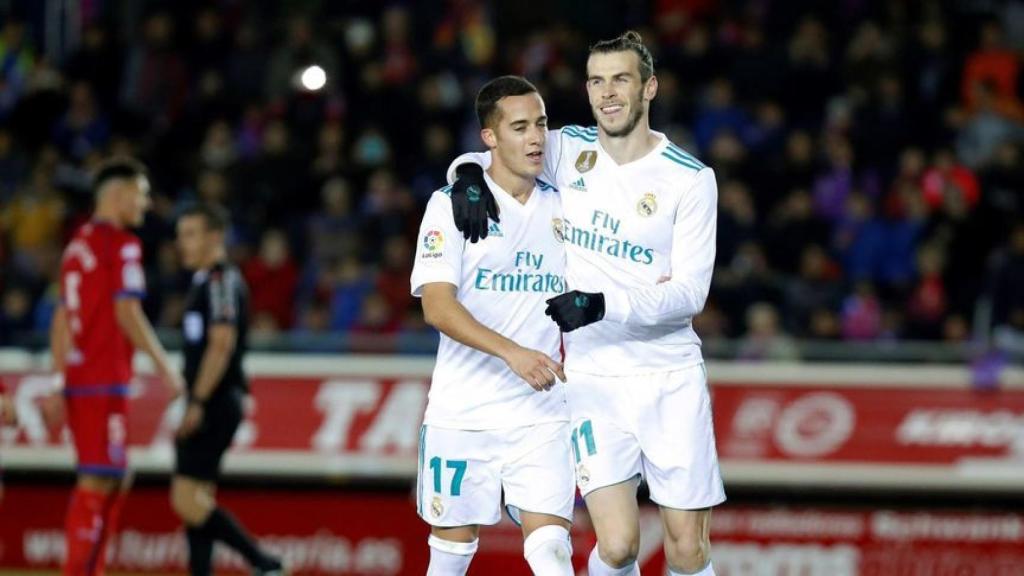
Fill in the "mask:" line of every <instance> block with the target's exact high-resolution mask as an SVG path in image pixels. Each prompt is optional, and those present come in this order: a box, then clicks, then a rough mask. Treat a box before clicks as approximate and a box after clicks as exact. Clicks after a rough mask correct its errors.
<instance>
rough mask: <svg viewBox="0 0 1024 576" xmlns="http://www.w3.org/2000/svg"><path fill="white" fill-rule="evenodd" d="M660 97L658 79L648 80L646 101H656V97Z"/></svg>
mask: <svg viewBox="0 0 1024 576" xmlns="http://www.w3.org/2000/svg"><path fill="white" fill-rule="evenodd" d="M657 95H658V77H657V76H651V77H650V78H648V79H647V84H646V85H645V86H644V100H647V101H648V102H650V101H651V100H654V97H655V96H657Z"/></svg>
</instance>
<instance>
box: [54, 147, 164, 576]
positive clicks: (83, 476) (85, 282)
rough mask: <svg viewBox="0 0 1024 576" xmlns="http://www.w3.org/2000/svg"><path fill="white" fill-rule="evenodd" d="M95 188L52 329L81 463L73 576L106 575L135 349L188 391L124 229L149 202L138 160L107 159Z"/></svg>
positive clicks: (72, 523) (72, 533) (70, 517)
mask: <svg viewBox="0 0 1024 576" xmlns="http://www.w3.org/2000/svg"><path fill="white" fill-rule="evenodd" d="M93 191H94V194H95V195H96V210H95V212H94V213H93V218H92V219H91V220H90V221H89V222H87V223H86V224H84V225H83V226H82V227H81V228H79V229H78V231H77V232H76V233H75V235H74V237H73V238H72V239H71V242H70V243H68V245H67V247H66V248H65V249H64V256H63V258H62V261H61V273H60V282H61V286H60V294H61V303H60V306H59V307H58V308H57V312H56V314H55V315H54V319H53V324H52V325H51V328H50V346H51V352H52V354H53V364H54V370H55V371H56V372H57V374H63V377H64V382H65V386H64V399H65V402H66V410H67V419H68V425H69V426H70V428H71V432H72V434H73V436H74V443H75V451H76V453H77V456H78V467H77V471H78V482H77V484H76V486H75V489H74V492H73V494H72V496H71V502H70V504H69V505H68V513H67V518H66V520H65V530H66V535H65V538H66V539H67V556H66V560H65V566H64V574H65V575H67V576H85V575H89V576H92V575H101V574H103V570H104V564H105V560H106V544H107V540H108V539H109V538H110V537H111V535H112V534H113V533H114V530H115V528H114V527H115V525H116V523H117V519H118V516H119V514H120V509H121V506H122V505H123V502H124V497H125V495H126V493H127V489H128V486H129V484H130V480H129V476H128V475H127V474H126V472H127V449H128V442H127V432H128V430H127V424H128V423H127V416H126V408H127V403H128V389H129V385H130V384H131V380H132V355H133V353H134V351H135V349H136V348H138V349H141V350H143V351H144V352H146V353H147V354H148V355H149V357H150V358H151V359H152V360H153V364H154V366H155V367H156V370H157V373H158V374H159V375H160V377H161V378H162V379H163V380H164V382H166V383H167V384H169V385H170V386H171V388H172V393H173V394H175V395H177V393H179V392H180V390H181V389H182V381H181V377H180V375H179V374H178V373H177V372H176V371H175V370H174V369H172V367H171V365H170V364H169V363H168V360H167V353H166V352H165V351H164V348H163V346H161V345H160V341H159V340H157V338H156V336H155V335H154V333H153V328H152V326H151V325H150V323H149V321H148V320H147V319H146V316H145V314H144V313H143V311H142V305H141V300H142V298H143V296H144V295H145V290H146V281H145V274H144V272H143V268H142V246H141V244H140V243H139V239H138V238H137V237H135V235H134V234H132V233H131V232H129V231H128V230H127V229H128V228H130V227H135V226H138V225H140V224H142V220H143V217H144V215H145V212H146V210H147V208H148V207H149V204H150V198H149V181H148V179H147V177H146V169H145V167H144V166H142V164H140V163H139V162H137V161H135V160H131V159H114V160H110V161H108V162H107V163H105V164H104V165H103V166H102V167H101V168H100V169H99V171H98V172H97V174H96V176H95V178H94V180H93Z"/></svg>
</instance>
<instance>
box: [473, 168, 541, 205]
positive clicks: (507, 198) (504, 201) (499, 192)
mask: <svg viewBox="0 0 1024 576" xmlns="http://www.w3.org/2000/svg"><path fill="white" fill-rule="evenodd" d="M484 182H487V187H488V188H490V189H491V194H494V198H495V199H497V200H498V203H499V204H501V208H503V209H504V208H505V207H506V206H508V205H512V206H514V208H513V209H514V210H520V211H527V212H530V211H532V210H533V205H534V204H535V203H536V201H537V193H538V190H537V185H536V184H534V186H533V191H532V192H530V197H529V199H527V200H526V204H522V203H520V202H519V200H516V199H515V198H514V197H513V196H512V195H511V194H509V193H508V192H506V191H505V189H504V188H502V187H501V186H499V185H498V183H497V182H495V181H494V179H493V178H491V175H490V174H488V173H487V172H484ZM499 198H500V199H499Z"/></svg>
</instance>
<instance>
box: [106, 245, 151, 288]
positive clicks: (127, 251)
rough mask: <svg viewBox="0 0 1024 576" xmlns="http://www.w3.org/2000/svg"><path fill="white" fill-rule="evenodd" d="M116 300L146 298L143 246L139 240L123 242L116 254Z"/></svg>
mask: <svg viewBox="0 0 1024 576" xmlns="http://www.w3.org/2000/svg"><path fill="white" fill-rule="evenodd" d="M113 276H114V298H118V299H120V298H138V299H142V298H144V297H145V296H146V273H145V271H144V270H143V268H142V244H141V243H140V242H139V240H138V238H134V237H133V238H128V239H125V240H124V241H122V242H121V246H120V248H118V249H117V252H116V253H115V254H114V274H113Z"/></svg>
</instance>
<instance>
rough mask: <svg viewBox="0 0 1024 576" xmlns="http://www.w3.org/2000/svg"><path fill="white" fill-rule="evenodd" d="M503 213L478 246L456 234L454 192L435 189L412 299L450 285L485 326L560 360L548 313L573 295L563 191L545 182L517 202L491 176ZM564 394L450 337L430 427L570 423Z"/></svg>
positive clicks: (436, 380)
mask: <svg viewBox="0 0 1024 576" xmlns="http://www.w3.org/2000/svg"><path fill="white" fill-rule="evenodd" d="M486 180H487V185H488V187H490V189H491V191H492V193H493V194H494V198H495V200H496V201H497V203H498V207H499V210H500V214H501V215H500V219H501V222H500V223H496V222H493V221H492V222H491V223H490V228H489V230H488V236H487V238H486V239H485V240H482V241H480V242H477V243H476V244H472V243H470V242H467V241H466V240H465V239H464V238H463V236H462V233H461V232H459V231H458V230H457V229H456V228H455V224H454V222H453V220H452V202H451V198H450V197H449V194H450V187H448V188H443V189H441V190H439V191H437V192H434V194H433V196H432V197H431V198H430V202H429V203H428V204H427V209H426V212H425V214H424V215H423V222H422V224H421V225H420V233H419V241H418V243H417V247H416V262H415V264H414V266H413V271H412V293H413V295H414V296H417V297H419V296H421V295H422V289H423V285H424V284H429V283H431V282H447V283H449V284H453V285H455V286H456V287H457V288H458V291H457V298H458V300H459V302H460V303H461V304H462V305H463V306H464V307H465V308H466V309H467V310H468V311H469V313H470V314H472V315H473V317H474V318H476V320H477V321H479V322H480V323H481V324H483V325H484V326H487V327H488V328H490V329H491V330H494V331H495V332H498V333H499V334H501V335H503V336H505V337H507V338H509V339H511V340H512V341H514V342H516V343H517V344H519V345H520V346H524V347H526V348H532V349H534V350H539V351H541V352H544V353H545V354H548V355H549V356H551V358H553V359H554V360H556V361H559V362H560V361H561V350H560V345H561V339H560V334H559V331H558V327H557V326H556V325H555V324H554V323H553V322H551V319H550V318H548V317H547V316H545V315H544V309H545V307H546V304H545V302H544V301H545V300H547V299H549V298H552V297H554V296H557V295H558V294H561V293H562V292H564V291H565V247H564V246H563V244H562V238H561V236H560V235H559V228H558V226H559V223H560V222H561V217H562V208H561V203H560V202H559V200H558V191H557V190H556V189H555V188H554V187H552V186H551V185H549V184H546V183H544V182H543V181H538V183H537V187H535V188H534V190H533V192H532V193H531V194H530V198H529V200H527V202H526V204H521V203H519V201H518V200H516V199H515V198H513V197H512V196H511V195H509V194H508V193H507V192H505V191H504V190H502V189H501V188H500V187H499V186H498V185H497V184H495V182H494V181H493V180H491V179H490V177H489V176H486ZM568 420H569V411H568V406H567V404H566V394H565V388H564V386H562V385H561V383H557V384H556V385H555V386H554V387H553V388H552V389H551V390H549V391H547V392H537V391H536V390H534V389H533V388H531V387H530V385H529V384H527V383H526V382H525V381H524V380H522V379H521V378H519V376H516V374H515V373H514V372H512V370H510V369H509V368H508V366H506V365H505V362H504V361H502V360H501V359H500V358H496V357H494V356H491V355H490V354H486V353H484V352H481V351H479V350H476V349H475V348H471V347H469V346H466V345H464V344H461V343H459V342H457V341H455V340H453V339H451V338H449V337H448V336H446V335H445V334H443V333H442V334H441V342H440V345H439V346H438V350H437V363H436V364H435V366H434V374H433V379H432V380H431V384H430V393H429V398H428V401H427V410H426V415H425V416H424V421H423V422H424V424H428V425H431V426H438V427H442V428H455V429H461V430H488V429H494V428H506V427H514V426H525V425H531V424H539V423H542V422H567V421H568Z"/></svg>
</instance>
